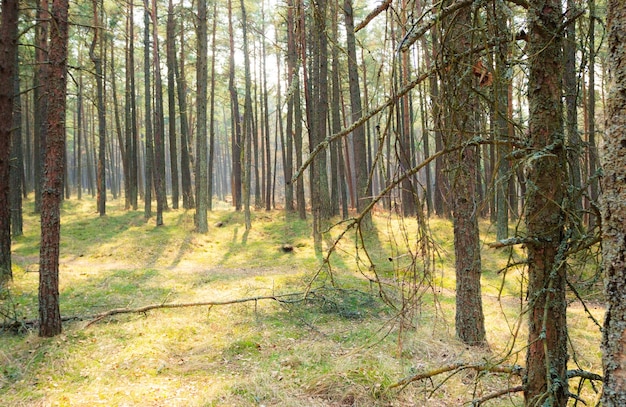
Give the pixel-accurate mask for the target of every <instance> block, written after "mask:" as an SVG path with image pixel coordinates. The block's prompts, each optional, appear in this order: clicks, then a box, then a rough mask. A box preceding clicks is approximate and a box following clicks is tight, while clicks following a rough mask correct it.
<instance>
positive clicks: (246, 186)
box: [240, 0, 258, 230]
mask: <svg viewBox="0 0 626 407" xmlns="http://www.w3.org/2000/svg"><path fill="white" fill-rule="evenodd" d="M240 4H241V26H242V29H243V33H242V35H243V54H244V70H245V81H246V93H245V101H244V108H243V140H242V144H243V146H244V152H243V154H242V155H241V157H242V166H243V168H244V171H243V210H244V219H245V223H246V230H250V228H251V227H252V220H251V219H250V185H251V184H250V181H251V180H250V170H251V160H252V157H251V153H252V152H251V151H250V150H251V147H252V95H251V79H250V55H249V49H248V33H247V24H248V21H247V15H246V7H245V4H244V0H241V1H240ZM255 145H256V143H255ZM257 180H258V175H257Z"/></svg>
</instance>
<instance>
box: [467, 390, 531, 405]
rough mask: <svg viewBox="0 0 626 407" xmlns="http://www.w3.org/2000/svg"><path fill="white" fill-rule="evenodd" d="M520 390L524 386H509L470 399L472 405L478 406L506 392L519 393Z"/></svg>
mask: <svg viewBox="0 0 626 407" xmlns="http://www.w3.org/2000/svg"><path fill="white" fill-rule="evenodd" d="M521 391H524V386H515V387H510V388H508V389H504V390H500V391H497V392H495V393H491V394H487V395H486V396H485V397H481V398H479V399H475V400H472V407H479V406H480V405H481V404H483V403H484V402H485V401H489V400H493V399H497V398H498V397H502V396H506V395H507V394H511V393H519V392H521Z"/></svg>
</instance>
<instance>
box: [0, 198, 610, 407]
mask: <svg viewBox="0 0 626 407" xmlns="http://www.w3.org/2000/svg"><path fill="white" fill-rule="evenodd" d="M122 205H123V202H120V201H113V202H109V203H108V207H107V216H105V217H99V216H98V214H97V213H96V211H95V207H96V205H95V201H94V200H93V199H89V198H87V199H84V200H82V201H77V200H74V199H70V200H67V201H65V202H64V204H63V214H62V247H61V259H60V269H61V286H60V293H61V302H62V310H61V311H62V314H63V315H67V316H69V315H91V314H95V313H98V312H102V311H106V310H108V309H111V308H118V307H140V306H144V305H147V304H154V303H162V302H193V301H206V300H217V301H219V300H230V299H236V298H244V297H254V296H261V295H276V294H284V293H290V292H302V291H304V290H307V289H310V290H311V291H310V295H309V297H308V298H307V299H306V300H299V301H293V302H277V301H270V300H268V301H256V302H254V301H252V302H247V303H242V304H234V305H228V306H214V307H195V308H182V309H166V310H158V311H152V312H149V313H147V314H145V315H144V314H128V315H119V316H115V317H112V318H109V319H106V320H103V321H100V322H99V323H97V324H95V325H92V326H90V327H88V328H86V327H85V325H86V322H71V323H67V324H65V325H64V333H63V334H62V335H60V336H58V337H56V338H52V339H42V338H38V337H37V336H36V335H35V334H34V333H32V332H22V333H20V334H15V333H11V332H4V333H0V399H2V404H3V405H7V406H39V405H42V406H94V405H107V406H122V405H124V406H147V405H152V406H259V405H266V406H342V405H345V406H348V405H359V406H391V405H429V406H458V405H462V404H463V403H467V402H468V401H471V399H472V398H473V397H474V396H475V397H479V396H481V395H485V394H488V393H490V392H493V391H496V390H498V389H502V388H506V387H508V386H509V385H510V383H509V382H508V381H507V379H506V378H505V377H503V376H499V375H484V376H482V377H481V378H480V379H481V380H480V381H477V380H476V379H477V377H476V375H473V374H472V373H471V372H470V373H467V372H463V373H459V374H456V375H453V376H451V377H449V378H448V379H447V380H445V382H443V381H444V378H445V377H441V378H437V379H435V380H434V381H433V382H421V383H414V384H411V385H410V386H408V387H407V388H405V389H403V390H402V391H401V392H396V391H394V392H390V391H387V390H386V389H387V388H388V386H389V385H390V384H392V383H394V382H396V381H398V380H400V379H401V378H403V377H405V376H407V375H409V374H412V373H414V372H418V371H424V370H428V369H432V368H435V367H438V366H441V365H444V364H447V363H452V362H454V361H457V360H466V361H468V362H469V361H481V360H483V359H484V358H490V359H497V358H503V359H505V360H506V361H507V362H508V363H520V364H523V361H524V358H525V354H524V352H525V348H524V346H525V343H524V340H523V338H525V335H526V333H525V324H524V323H523V321H522V323H521V324H518V320H519V314H520V309H521V308H520V307H521V306H522V305H523V299H524V297H523V290H524V281H525V280H524V275H523V268H521V267H518V268H511V269H509V270H508V271H507V272H506V273H504V272H503V271H502V270H504V269H505V268H506V266H507V264H509V263H511V262H516V261H519V260H520V259H522V258H523V253H522V252H521V251H519V249H518V248H515V249H514V250H513V251H511V252H510V253H508V252H507V251H505V250H493V249H489V248H488V247H487V246H486V244H485V245H483V252H482V256H483V268H484V273H483V280H482V283H483V289H484V296H483V301H484V305H485V314H486V319H487V321H486V323H487V331H488V341H489V344H490V347H491V349H490V350H489V351H486V350H475V349H468V348H467V347H466V346H464V345H463V344H461V343H459V342H458V341H457V340H456V339H455V338H454V292H453V289H454V286H455V280H454V248H453V238H452V226H451V224H450V222H449V221H447V220H443V219H432V220H431V222H430V228H431V229H430V234H429V235H428V237H429V238H430V239H432V242H433V244H434V250H433V251H432V252H431V256H432V257H431V258H430V261H431V263H429V264H430V265H431V266H432V267H431V268H430V269H429V270H430V271H429V273H430V275H429V278H430V280H429V281H431V283H432V286H428V287H423V288H422V289H421V291H419V296H416V297H415V298H414V302H413V306H412V308H411V309H410V312H407V313H405V314H402V315H401V314H400V313H399V311H398V309H393V308H392V307H389V304H388V303H392V304H394V305H396V306H397V305H398V304H401V303H402V296H401V295H399V290H401V289H404V290H408V289H409V286H408V285H409V283H410V282H411V281H412V280H411V279H410V277H411V276H413V275H414V274H412V273H417V274H419V273H424V271H423V263H422V262H420V261H418V262H413V261H412V256H411V254H413V253H417V252H419V250H420V240H419V239H420V237H419V235H418V234H417V233H416V231H417V227H418V226H417V222H415V220H410V219H404V220H401V219H399V218H397V217H394V216H388V217H383V216H377V217H375V225H376V228H375V229H374V230H373V231H370V232H368V233H367V234H365V235H364V236H363V237H364V240H363V242H362V241H361V240H360V238H359V235H357V234H356V233H355V232H354V231H350V232H348V233H347V234H346V235H345V237H344V239H343V240H342V241H341V242H340V243H339V245H338V246H337V248H336V250H335V252H334V253H333V255H332V256H331V263H330V266H325V267H322V268H320V267H321V265H322V263H321V257H320V256H319V255H318V254H316V253H315V251H314V248H313V243H312V238H311V236H310V223H309V222H308V221H304V220H300V219H298V218H297V217H295V216H292V215H285V214H284V213H283V212H280V211H272V212H265V211H262V212H260V211H259V212H253V227H252V230H250V231H248V232H246V231H245V227H244V226H243V214H241V213H236V212H234V211H231V210H229V209H228V208H227V207H222V206H219V207H220V209H219V210H216V211H214V212H211V213H209V232H208V233H207V234H203V235H201V234H198V233H196V232H195V231H194V227H193V211H185V210H176V211H174V210H172V211H169V212H166V213H165V214H164V221H165V225H164V226H162V227H156V226H154V222H153V220H148V221H146V220H145V219H144V217H143V212H140V211H125V210H123V208H122ZM25 213H26V218H25V235H24V236H21V237H19V238H17V239H15V240H14V242H13V258H14V281H13V282H12V283H11V285H10V292H6V293H4V294H3V295H2V297H1V298H0V307H1V308H0V309H2V310H3V313H5V312H8V311H10V312H13V314H12V315H18V316H19V318H25V319H32V318H36V316H37V284H38V274H37V271H38V245H39V237H38V236H39V230H38V223H39V222H38V219H37V218H36V216H35V215H33V214H32V202H27V209H26V210H25ZM480 227H481V232H482V237H483V239H484V241H485V242H490V241H493V240H494V239H495V238H494V236H493V231H492V230H491V228H490V226H489V225H488V224H487V223H486V222H481V224H480ZM341 231H342V229H341V228H340V227H334V228H331V229H330V230H329V231H328V232H327V234H326V236H325V240H324V241H325V248H326V249H327V248H328V247H329V245H330V244H332V242H333V241H334V240H335V239H336V238H337V236H339V234H340V233H341ZM284 244H289V245H291V246H292V247H293V248H294V250H293V251H292V252H290V253H285V252H283V251H282V250H281V247H282V245H284ZM363 245H365V248H367V253H368V254H369V257H368V256H366V252H365V251H364V247H363ZM576 267H578V268H577V270H580V272H579V273H578V274H577V275H580V276H582V277H581V280H585V281H587V280H589V278H590V277H589V273H591V271H590V270H587V269H584V270H583V269H582V268H580V267H582V266H580V265H578V264H577V266H576ZM315 274H318V278H317V279H316V280H315V281H314V282H313V283H311V278H312V277H313V276H314V275H315ZM417 274H415V275H417ZM374 276H377V277H378V278H380V281H379V283H375V282H373V277H374ZM505 277H506V278H505ZM331 282H334V283H335V285H334V286H333V285H332V284H331ZM309 284H311V285H309ZM378 284H380V286H379V285H378ZM380 287H383V288H384V290H385V291H384V293H385V295H387V296H388V298H387V302H386V301H384V300H383V298H381V294H380V292H379V288H380ZM590 291H591V290H589V291H585V293H588V292H590ZM297 298H298V297H294V298H292V299H294V300H295V299H297ZM594 304H597V303H594ZM592 312H593V313H594V315H595V316H596V317H597V318H598V319H601V318H602V313H603V309H602V308H601V307H600V306H598V305H594V306H593V307H592ZM3 315H4V314H3ZM401 316H402V318H400V317H401ZM568 318H569V320H570V323H571V328H570V333H571V347H572V351H573V353H575V355H576V357H575V358H572V367H574V366H575V363H578V365H579V366H580V367H581V368H584V369H587V370H591V371H596V372H597V371H599V370H600V353H599V340H600V334H599V330H598V329H597V327H595V326H594V324H593V322H592V321H591V320H590V319H589V318H588V317H587V315H586V313H585V310H584V309H583V307H582V306H581V305H580V304H579V303H577V302H576V299H575V297H574V296H572V306H571V307H570V309H569V313H568ZM514 335H517V341H516V342H515V343H513V342H512V339H511V338H512V337H513V336H514ZM435 387H436V391H433V390H434V389H435ZM581 392H582V393H581V394H583V396H584V397H586V398H587V400H591V401H592V402H593V401H595V399H594V397H595V395H594V393H593V390H592V389H591V388H590V387H589V386H588V385H585V386H583V388H582V390H581ZM519 404H520V397H519V395H513V396H512V397H510V398H503V399H500V400H496V401H492V402H491V404H490V405H492V406H513V405H519Z"/></svg>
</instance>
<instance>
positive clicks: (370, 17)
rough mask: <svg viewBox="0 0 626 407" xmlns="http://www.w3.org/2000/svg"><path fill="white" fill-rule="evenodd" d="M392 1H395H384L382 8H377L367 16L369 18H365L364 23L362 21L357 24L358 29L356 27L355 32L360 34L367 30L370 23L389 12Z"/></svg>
mask: <svg viewBox="0 0 626 407" xmlns="http://www.w3.org/2000/svg"><path fill="white" fill-rule="evenodd" d="M392 1H393V0H385V1H383V2H382V4H381V5H380V6H378V7H376V8H375V9H374V10H373V11H372V12H371V13H369V14H368V15H367V17H365V19H364V20H363V21H361V22H360V23H359V24H357V26H356V27H354V32H358V31H359V30H361V29H363V28H365V26H366V25H368V24H369V22H370V21H372V20H373V19H374V18H376V16H377V15H379V14H380V13H382V12H383V11H385V10H387V9H388V8H389V6H390V5H391V2H392Z"/></svg>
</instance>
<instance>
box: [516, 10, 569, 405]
mask: <svg viewBox="0 0 626 407" xmlns="http://www.w3.org/2000/svg"><path fill="white" fill-rule="evenodd" d="M530 5H531V7H530V8H529V10H528V28H529V43H528V55H529V59H530V76H529V80H528V89H529V92H528V102H529V107H530V117H529V146H530V147H531V148H532V149H533V150H534V151H533V154H532V156H530V157H528V159H527V163H526V181H527V185H528V187H527V191H526V206H525V220H526V228H527V237H528V239H529V240H530V242H529V243H528V244H527V246H526V247H527V253H528V303H529V304H528V306H529V312H528V315H529V322H528V330H529V332H528V350H527V355H526V372H527V374H526V376H525V377H524V385H525V389H524V399H525V402H526V405H527V406H536V405H542V406H563V407H564V406H565V405H566V403H567V378H566V375H565V373H566V368H567V325H566V315H565V312H566V306H567V304H566V299H565V267H564V266H563V263H564V258H563V256H564V253H563V252H564V251H565V247H564V244H563V243H564V231H563V229H564V227H563V222H564V218H565V216H564V214H563V210H562V207H561V205H562V203H563V199H564V197H565V188H566V182H567V179H566V176H565V166H566V157H565V148H564V137H563V106H562V102H561V98H562V85H563V78H562V72H563V53H562V45H563V32H562V31H561V26H562V7H561V0H532V1H531V2H530Z"/></svg>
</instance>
